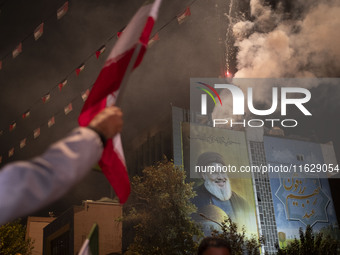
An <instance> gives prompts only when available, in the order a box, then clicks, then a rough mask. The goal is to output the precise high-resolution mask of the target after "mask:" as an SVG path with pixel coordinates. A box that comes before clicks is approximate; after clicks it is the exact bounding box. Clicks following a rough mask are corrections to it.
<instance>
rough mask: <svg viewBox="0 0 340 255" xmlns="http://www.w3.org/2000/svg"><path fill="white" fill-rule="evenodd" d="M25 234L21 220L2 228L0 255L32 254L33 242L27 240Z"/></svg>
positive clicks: (0, 227) (0, 233)
mask: <svg viewBox="0 0 340 255" xmlns="http://www.w3.org/2000/svg"><path fill="white" fill-rule="evenodd" d="M25 234H26V228H25V226H23V225H22V224H20V221H19V220H16V221H13V222H10V223H7V224H5V225H2V226H0V255H14V254H23V255H26V254H31V253H32V249H33V242H32V241H31V240H30V239H27V240H25Z"/></svg>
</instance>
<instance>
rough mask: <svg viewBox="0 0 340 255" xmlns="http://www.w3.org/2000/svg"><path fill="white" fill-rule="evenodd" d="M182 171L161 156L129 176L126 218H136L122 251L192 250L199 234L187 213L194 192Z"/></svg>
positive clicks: (155, 254)
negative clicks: (131, 177) (162, 160)
mask: <svg viewBox="0 0 340 255" xmlns="http://www.w3.org/2000/svg"><path fill="white" fill-rule="evenodd" d="M185 178H186V175H185V172H184V171H183V170H181V169H179V168H178V167H176V166H175V165H174V164H173V163H172V162H168V161H166V160H164V162H161V163H158V164H157V165H156V166H151V167H147V168H145V169H144V170H143V175H142V176H135V177H134V178H133V180H132V185H131V186H132V193H131V203H130V207H131V208H130V212H129V214H128V216H127V217H126V218H125V220H126V221H130V222H131V221H133V222H135V226H134V228H135V237H134V241H133V242H132V243H131V245H130V246H129V247H128V251H127V252H126V253H125V254H129V255H131V254H135V255H137V254H140V255H162V254H164V255H165V254H166V255H172V254H194V253H195V252H196V250H197V247H198V243H197V242H196V241H195V236H197V237H200V236H201V235H202V232H201V230H200V229H199V227H198V226H197V225H196V224H195V223H194V222H193V221H192V219H191V218H190V215H191V214H192V213H194V212H195V211H196V207H195V206H194V205H193V204H192V203H191V202H190V199H191V198H193V197H194V195H195V193H194V191H193V190H192V186H193V184H192V183H186V182H185Z"/></svg>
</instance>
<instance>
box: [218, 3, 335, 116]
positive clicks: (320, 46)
mask: <svg viewBox="0 0 340 255" xmlns="http://www.w3.org/2000/svg"><path fill="white" fill-rule="evenodd" d="M294 6H295V7H296V9H297V10H299V11H296V10H295V11H294V10H292V11H291V13H289V14H287V13H285V12H284V11H283V9H284V8H282V6H280V5H279V6H277V8H275V10H273V9H272V8H270V7H269V6H266V5H264V4H263V2H262V1H261V0H251V1H250V11H251V16H252V21H240V22H238V23H236V24H234V25H233V35H234V38H235V46H237V48H238V54H237V69H238V71H237V72H236V74H235V76H234V77H235V78H302V77H303V78H305V77H310V78H312V77H337V76H339V74H340V33H339V32H338V31H339V27H340V1H328V0H319V1H303V0H301V1H296V2H294ZM301 10H302V11H301ZM235 84H237V85H238V86H240V88H241V89H244V90H245V89H246V88H245V86H242V83H240V84H238V83H237V81H236V82H235ZM267 85H268V86H267ZM267 85H264V84H262V83H261V86H257V87H256V86H253V87H254V90H253V91H254V92H255V95H254V98H255V100H256V101H257V102H260V103H265V104H268V103H269V102H271V91H272V90H271V87H272V86H273V84H270V83H268V84H267ZM313 86H317V84H316V83H306V84H305V87H306V88H311V87H313ZM225 94H228V95H227V96H222V100H223V102H222V103H223V104H228V103H230V101H231V100H232V99H231V96H230V93H224V95H225ZM229 109H231V108H229ZM226 111H227V109H226V107H223V108H222V107H216V108H215V109H214V111H213V118H219V117H220V118H224V117H225V116H226V115H228V113H227V112H226ZM229 115H230V114H229ZM222 116H224V117H222Z"/></svg>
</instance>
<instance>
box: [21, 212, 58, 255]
mask: <svg viewBox="0 0 340 255" xmlns="http://www.w3.org/2000/svg"><path fill="white" fill-rule="evenodd" d="M54 219H55V218H53V217H32V216H29V217H28V218H27V229H26V238H31V239H32V240H33V241H34V244H33V246H34V248H33V250H32V255H41V254H42V253H43V235H44V232H43V229H44V227H46V226H47V225H48V224H49V223H50V222H52V221H53V220H54Z"/></svg>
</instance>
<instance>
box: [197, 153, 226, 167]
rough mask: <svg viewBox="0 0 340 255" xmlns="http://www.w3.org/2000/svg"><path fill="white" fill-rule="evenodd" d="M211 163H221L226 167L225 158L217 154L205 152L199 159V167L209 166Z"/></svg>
mask: <svg viewBox="0 0 340 255" xmlns="http://www.w3.org/2000/svg"><path fill="white" fill-rule="evenodd" d="M211 163H220V164H222V165H224V166H225V163H224V161H223V157H222V156H221V155H220V154H219V153H217V152H211V151H209V152H204V153H203V154H201V155H200V156H199V157H198V159H197V166H208V165H210V164H211Z"/></svg>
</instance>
